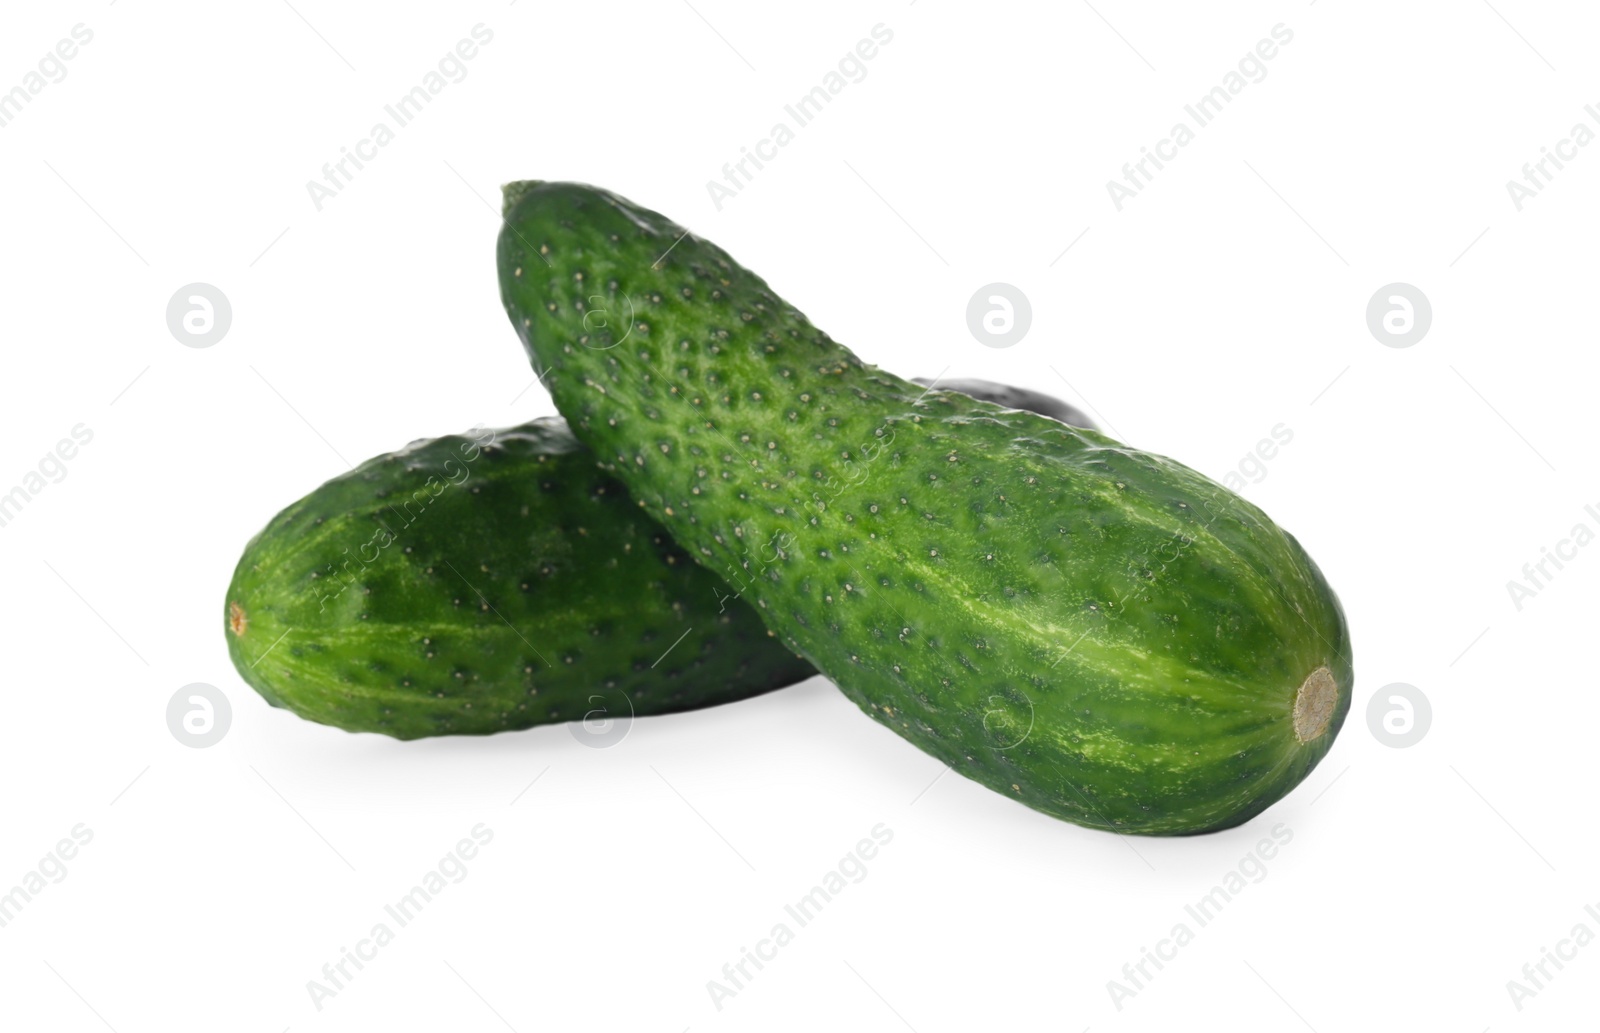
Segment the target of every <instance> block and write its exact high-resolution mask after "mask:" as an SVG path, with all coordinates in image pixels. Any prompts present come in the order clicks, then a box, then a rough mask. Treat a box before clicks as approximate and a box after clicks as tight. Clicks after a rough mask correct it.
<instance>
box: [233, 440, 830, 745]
mask: <svg viewBox="0 0 1600 1033" xmlns="http://www.w3.org/2000/svg"><path fill="white" fill-rule="evenodd" d="M224 620H225V622H226V623H227V626H228V631H227V638H228V649H229V653H230V655H231V656H232V658H233V662H234V666H235V667H236V668H238V670H239V673H240V675H242V676H243V677H244V679H245V681H247V682H248V683H249V684H250V685H251V687H252V688H254V689H255V690H256V691H257V692H259V693H260V694H261V695H262V696H264V697H265V698H266V699H267V701H268V702H270V703H272V704H273V705H274V706H281V707H286V708H288V709H289V710H291V711H293V712H294V713H296V714H298V715H300V716H301V717H305V718H309V719H310V720H313V721H317V722H320V723H322V724H327V725H333V726H336V727H339V728H343V729H346V730H348V731H353V732H354V731H362V732H381V733H383V734H385V735H391V736H394V737H395V738H398V739H415V738H419V737H423V736H434V735H485V734H489V733H492V732H500V731H507V730H511V729H518V728H527V727H530V726H533V725H540V724H549V723H553V722H560V721H572V720H580V719H583V718H584V717H585V716H586V715H591V716H592V719H593V720H595V721H601V720H607V719H610V720H616V719H626V718H627V717H629V715H630V714H631V715H635V716H641V717H642V716H645V715H649V714H666V713H673V712H676V711H681V710H691V709H694V708H696V707H702V706H709V705H711V704H715V703H724V702H731V701H733V700H737V699H744V698H746V697H748V696H753V695H756V694H758V693H762V692H767V691H769V690H771V689H776V688H779V687H782V686H784V685H790V684H793V683H794V682H796V681H799V680H801V679H803V678H806V677H809V676H810V675H812V674H815V673H816V672H815V671H814V670H813V669H812V668H811V666H810V665H809V664H808V663H806V662H805V661H804V660H802V659H800V658H799V657H797V656H795V655H794V654H793V652H792V651H790V650H789V649H788V648H786V647H785V645H784V644H783V643H782V642H781V641H779V640H778V639H776V638H774V637H772V636H771V635H769V633H768V632H767V630H766V628H765V627H764V626H763V625H762V623H761V620H760V618H758V617H757V616H756V615H755V613H754V612H753V611H752V610H751V609H750V608H749V607H748V606H746V605H743V604H740V603H738V602H737V600H736V599H735V598H733V593H732V591H731V590H730V589H728V588H727V586H726V585H724V584H723V583H722V581H721V580H720V579H719V578H717V577H716V575H714V574H712V573H711V572H710V571H708V570H705V569H704V568H702V567H700V566H698V565H696V564H695V563H694V562H693V561H692V560H691V559H690V558H689V557H688V556H687V555H686V554H685V553H684V552H683V551H682V550H681V549H680V548H679V547H678V546H677V545H675V544H674V543H673V542H672V540H671V539H670V538H668V537H667V535H666V534H665V532H664V531H663V530H662V529H661V528H660V527H659V526H658V525H657V524H656V523H655V522H654V521H652V520H651V519H650V518H649V517H648V516H646V515H645V514H644V513H643V512H641V511H640V510H639V508H638V507H637V506H635V505H633V504H632V503H630V502H629V501H628V499H627V496H626V492H625V489H623V488H622V486H621V485H619V484H617V483H616V481H615V480H613V479H612V478H611V477H609V476H607V475H605V474H603V473H601V472H600V471H599V470H598V469H597V468H596V465H595V461H594V457H593V455H592V453H590V452H589V451H588V450H587V449H584V448H583V447H582V446H580V445H579V444H578V443H577V442H576V441H575V440H574V439H573V438H572V436H571V434H570V433H569V432H568V431H567V429H566V426H565V424H563V423H562V421H561V420H559V419H545V420H536V421H534V422H532V423H529V424H526V425H524V426H521V427H517V428H515V429H512V430H501V431H492V432H488V433H486V434H482V435H474V436H465V437H462V436H451V437H443V438H437V439H434V440H431V441H421V442H417V443H415V444H413V445H412V446H410V447H409V448H406V449H404V450H402V451H400V452H394V453H390V454H388V455H383V456H378V457H377V458H374V459H371V460H368V461H367V462H365V463H363V464H362V465H361V466H359V467H357V468H356V469H355V470H353V471H351V472H350V473H348V474H344V475H342V476H340V477H337V478H335V479H334V480H332V481H329V482H328V483H327V484H324V485H323V486H322V487H320V488H318V489H317V490H316V491H314V492H312V493H311V494H310V495H308V496H307V497H306V498H304V499H301V500H300V501H299V502H296V503H295V504H294V505H292V506H290V507H289V508H287V509H285V510H284V511H283V512H281V513H279V514H278V515H277V516H276V517H274V518H273V520H272V521H271V523H269V524H268V525H267V527H266V529H265V530H263V531H262V532H261V533H260V534H258V535H257V536H256V537H255V538H254V539H252V540H251V542H250V544H249V545H248V546H247V547H246V548H245V551H244V555H243V557H242V558H241V559H240V560H239V564H238V567H237V569H236V570H235V571H234V575H233V582H232V584H231V585H230V586H229V588H228V596H227V601H226V604H225V606H224ZM680 636H681V641H679V639H680ZM674 643H676V644H674Z"/></svg>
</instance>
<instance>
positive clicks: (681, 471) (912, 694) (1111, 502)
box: [498, 182, 1353, 835]
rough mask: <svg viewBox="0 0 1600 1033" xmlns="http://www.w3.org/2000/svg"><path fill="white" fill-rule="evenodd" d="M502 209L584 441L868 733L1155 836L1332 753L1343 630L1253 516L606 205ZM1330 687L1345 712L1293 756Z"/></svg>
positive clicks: (532, 322) (547, 365) (1342, 686)
mask: <svg viewBox="0 0 1600 1033" xmlns="http://www.w3.org/2000/svg"><path fill="white" fill-rule="evenodd" d="M505 216H506V219H505V226H504V228H503V229H502V231H501V235H500V241H499V255H498V257H499V268H500V276H501V295H502V299H503V301H504V302H505V305H506V310H507V313H508V314H509V316H510V318H511V320H512V323H513V325H514V326H515V328H516V329H517V331H518V333H519V334H520V335H521V337H522V339H523V342H524V344H525V346H526V347H527V349H528V351H529V354H530V357H531V358H532V360H533V362H534V365H535V367H536V368H538V369H540V370H541V371H542V372H543V373H544V375H545V377H546V383H547V384H548V385H549V386H550V387H551V391H552V394H553V396H554V398H555V400H556V403H557V406H558V408H560V409H561V411H562V412H563V413H564V414H565V415H566V417H567V419H568V422H569V424H570V425H571V427H572V429H573V431H574V433H575V434H576V435H577V436H578V437H579V438H580V439H581V440H583V441H585V442H586V443H587V444H588V445H590V446H591V447H592V448H593V449H594V450H595V452H596V454H597V455H598V456H599V457H600V458H601V459H602V461H609V464H610V468H611V469H613V470H614V471H615V472H616V474H617V476H618V478H619V479H620V480H622V481H623V482H624V483H626V484H627V485H628V488H629V490H630V492H631V493H632V494H633V496H634V497H635V498H637V499H639V500H640V501H641V502H642V503H643V505H644V506H645V508H646V509H647V510H648V511H649V512H650V513H651V515H653V516H655V517H657V519H659V520H660V521H661V522H662V523H663V525H664V526H665V527H667V528H668V530H669V531H670V532H671V533H672V535H673V536H674V537H675V538H676V539H677V541H679V542H680V543H681V544H683V545H684V546H685V547H686V548H687V549H688V550H689V551H690V552H691V554H693V555H695V556H696V557H697V558H698V559H699V560H700V562H702V563H704V564H706V565H707V566H709V567H711V568H712V569H714V570H716V571H718V572H719V573H721V574H722V575H723V576H724V577H725V578H727V579H728V580H729V581H730V583H733V584H738V585H741V587H744V588H745V597H746V598H747V599H750V598H753V599H754V600H755V601H756V604H757V606H758V607H759V608H760V611H761V613H762V616H763V617H764V619H765V620H766V621H767V623H768V626H769V627H771V628H772V629H773V630H775V631H777V632H778V633H779V634H781V635H783V636H784V637H785V638H786V639H787V641H789V642H790V643H791V644H792V645H793V647H794V648H795V649H796V650H797V651H798V652H800V653H801V654H803V655H804V656H806V657H807V658H808V659H810V660H811V661H812V662H813V663H814V664H815V665H816V666H817V667H818V669H820V670H821V671H823V672H824V673H825V674H827V675H828V676H829V677H830V678H832V679H833V680H834V681H835V682H836V683H837V684H838V685H839V687H840V688H841V689H842V690H843V691H844V692H845V693H846V694H847V695H848V696H849V697H850V698H851V699H852V700H854V701H855V702H856V703H857V705H859V706H860V707H861V708H862V709H863V710H864V711H865V712H866V713H868V714H869V715H871V716H872V717H873V718H875V719H876V720H878V721H879V722H881V723H883V724H885V725H887V726H888V727H889V728H891V729H893V730H894V731H895V732H897V733H898V734H900V735H901V736H903V737H905V738H906V739H908V740H910V741H911V742H913V743H915V744H916V745H917V746H919V747H920V748H922V749H923V750H925V751H927V752H928V753H930V754H932V755H933V756H935V757H937V758H939V759H940V760H942V761H944V762H945V763H947V764H949V765H950V766H951V767H952V768H953V769H954V770H956V771H957V772H959V773H961V774H963V775H966V776H968V777H970V778H973V779H975V780H977V781H978V782H981V783H982V784H984V785H986V786H989V787H990V788H992V789H994V790H996V791H997V792H1001V793H1004V794H1006V795H1008V796H1010V797H1012V798H1014V799H1017V800H1019V801H1021V802H1022V803H1024V804H1027V805H1028V806H1030V807H1034V808H1036V809H1038V810H1041V811H1043V812H1045V813H1047V814H1051V815H1054V816H1056V817H1059V818H1063V819H1065V820H1067V821H1071V822H1076V823H1078V824H1080V825H1085V826H1090V827H1094V828H1103V829H1110V830H1115V831H1121V832H1138V833H1148V834H1164V835H1178V834H1189V833H1197V832H1206V831H1215V830H1218V829H1223V828H1228V827H1231V826H1234V825H1237V824H1239V823H1241V822H1244V821H1246V820H1248V819H1249V818H1251V817H1253V816H1254V815H1256V814H1258V813H1260V812H1261V811H1262V810H1264V809H1265V808H1267V807H1268V806H1269V805H1271V804H1272V803H1273V802H1274V801H1276V800H1278V799H1279V798H1281V797H1282V796H1283V795H1284V794H1285V793H1286V792H1288V791H1289V790H1290V789H1291V788H1293V787H1294V786H1295V785H1296V784H1298V783H1299V782H1300V781H1301V780H1302V779H1303V778H1304V777H1305V775H1306V774H1307V772H1309V771H1310V770H1311V769H1312V768H1313V767H1314V766H1315V765H1316V763H1317V762H1318V761H1319V760H1320V759H1321V758H1322V757H1323V756H1324V755H1325V754H1326V753H1327V751H1328V748H1329V747H1330V746H1331V744H1332V742H1333V739H1334V736H1335V734H1336V733H1337V731H1338V729H1339V727H1340V725H1341V724H1342V723H1343V721H1344V718H1345V715H1346V713H1347V712H1348V710H1349V707H1350V691H1351V687H1352V681H1353V675H1352V670H1351V654H1350V642H1349V635H1348V631H1347V629H1346V626H1345V621H1344V615H1343V613H1342V611H1341V609H1340V606H1339V603H1338V601H1337V599H1336V598H1335V596H1334V594H1333V592H1332V591H1331V589H1330V588H1329V587H1328V585H1327V583H1326V581H1325V580H1324V579H1323V577H1322V574H1321V573H1320V571H1319V570H1318V569H1317V566H1316V564H1315V563H1313V562H1312V561H1311V559H1310V557H1308V556H1307V555H1306V553H1305V552H1304V550H1303V549H1302V548H1301V547H1300V545H1299V543H1298V542H1296V541H1295V539H1294V538H1293V537H1292V536H1290V535H1289V534H1287V533H1286V532H1284V531H1282V530H1281V529H1279V528H1278V527H1277V526H1276V525H1275V524H1273V523H1272V521H1271V520H1270V519H1268V518H1267V517H1266V515H1265V514H1263V513H1262V512H1261V511H1260V510H1259V509H1257V508H1256V507H1255V506H1253V505H1252V504H1250V503H1249V502H1248V501H1246V500H1244V499H1242V498H1240V497H1239V496H1237V495H1234V494H1233V493H1232V492H1230V491H1228V490H1227V489H1226V488H1224V487H1223V486H1221V485H1219V484H1217V483H1216V482H1214V481H1211V480H1210V479H1208V478H1206V477H1204V476H1202V475H1201V474H1199V473H1196V472H1195V471H1193V470H1190V469H1189V468H1187V467H1185V466H1183V465H1181V464H1179V463H1176V462H1174V461H1172V460H1170V459H1167V458H1164V457H1162V456H1158V455H1153V454H1150V453H1147V452H1142V451H1139V450H1137V449H1132V448H1128V447H1126V446H1123V445H1121V444H1119V443H1117V442H1116V441H1113V440H1112V439H1110V438H1108V437H1106V436H1104V435H1102V434H1099V433H1096V432H1094V431H1088V430H1075V429H1072V428H1068V427H1064V426H1062V425H1061V424H1058V423H1054V422H1051V421H1049V420H1047V419H1044V418H1042V417H1039V416H1036V415H1032V414H1029V413H1023V412H1016V411H1011V410H1006V409H1002V408H999V407H997V406H995V405H993V404H989V403H985V402H980V401H975V400H972V399H968V398H966V397H964V396H961V395H958V394H954V393H950V392H943V391H933V392H928V391H927V390H926V389H923V388H919V387H917V386H916V385H913V384H911V383H909V382H907V381H905V380H902V379H900V378H899V377H896V376H893V375H891V374H889V373H886V372H883V371H881V370H878V369H876V368H875V367H872V366H870V365H867V364H865V363H863V362H862V361H861V360H860V359H858V358H857V357H856V356H855V355H854V354H853V353H852V352H851V351H849V350H848V349H847V348H845V347H843V346H841V345H839V344H836V343H835V342H834V341H832V340H831V339H830V338H828V336H827V335H826V334H824V333H822V332H821V331H820V330H818V329H816V328H815V327H814V326H812V325H811V324H810V322H809V321H807V320H806V318H805V317H804V316H803V315H802V314H801V313H799V312H798V311H796V310H795V309H794V308H793V307H791V306H790V305H788V304H786V303H785V302H784V301H783V300H782V299H781V298H779V297H778V296H777V295H776V294H775V293H774V292H773V291H771V290H770V289H769V288H768V287H767V285H766V284H765V283H764V282H763V281H762V280H761V279H760V278H759V277H757V276H756V275H754V274H753V273H751V272H749V271H747V270H745V269H744V268H742V267H741V266H739V265H738V264H737V263H736V262H734V261H733V260H732V259H731V258H729V257H728V255H727V254H726V253H724V252H723V251H722V250H721V249H719V248H717V247H716V246H715V245H713V244H710V243H709V242H707V241H705V240H702V239H700V238H698V237H696V236H694V235H692V234H688V235H685V232H686V231H685V230H684V229H683V228H682V227H680V226H677V225H676V224H674V223H672V222H671V221H670V220H668V219H666V218H664V217H663V216H661V215H658V214H656V213H654V212H651V211H648V210H646V209H643V208H640V207H638V206H636V205H633V204H631V203H630V202H628V201H626V200H624V199H622V198H619V197H617V196H615V195H613V194H610V193H608V192H605V191H602V190H598V189H596V188H593V187H588V186H583V185H579V184H570V183H537V182H529V183H518V184H513V185H512V186H510V187H508V188H507V191H506V212H505ZM674 242H676V244H674ZM1320 668H1326V669H1327V670H1328V671H1329V672H1330V673H1331V677H1332V680H1333V682H1334V684H1335V685H1336V686H1337V690H1338V692H1337V699H1336V701H1334V704H1333V706H1332V713H1331V714H1330V715H1329V717H1328V720H1327V723H1326V725H1325V727H1324V728H1323V729H1322V731H1321V734H1319V735H1316V736H1315V737H1313V738H1310V739H1309V741H1305V742H1302V741H1300V737H1299V736H1297V735H1296V733H1295V730H1294V721H1293V711H1294V704H1295V698H1296V694H1297V692H1298V690H1299V688H1300V686H1301V685H1302V683H1305V682H1306V681H1307V679H1308V678H1309V677H1310V676H1311V675H1312V674H1313V672H1316V671H1317V670H1319V669H1320Z"/></svg>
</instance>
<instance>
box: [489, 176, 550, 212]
mask: <svg viewBox="0 0 1600 1033" xmlns="http://www.w3.org/2000/svg"><path fill="white" fill-rule="evenodd" d="M543 185H544V180H542V179H519V180H517V181H516V182H514V183H507V184H506V185H505V186H503V187H501V188H500V194H501V197H502V202H501V206H500V214H501V215H502V216H506V215H510V214H511V209H513V208H515V207H516V206H517V202H518V201H520V200H522V198H523V195H524V194H526V193H527V192H528V191H530V190H532V189H533V188H534V187H539V186H543Z"/></svg>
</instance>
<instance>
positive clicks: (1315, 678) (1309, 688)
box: [1294, 666, 1339, 743]
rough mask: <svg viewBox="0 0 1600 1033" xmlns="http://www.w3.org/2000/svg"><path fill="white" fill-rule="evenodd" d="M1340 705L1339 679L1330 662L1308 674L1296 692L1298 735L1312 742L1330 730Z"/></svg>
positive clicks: (1295, 720) (1302, 739)
mask: <svg viewBox="0 0 1600 1033" xmlns="http://www.w3.org/2000/svg"><path fill="white" fill-rule="evenodd" d="M1338 709H1339V683H1338V682H1337V681H1335V680H1334V677H1333V672H1332V671H1330V670H1328V668H1327V667H1326V666H1322V667H1319V668H1317V669H1316V670H1315V671H1312V672H1311V673H1310V674H1309V675H1307V676H1306V680H1305V681H1304V682H1302V683H1301V684H1300V688H1299V690H1298V691H1297V692H1295V695H1294V737H1295V738H1296V739H1298V740H1299V741H1300V742H1302V743H1308V742H1311V741H1312V740H1313V739H1317V738H1319V737H1321V736H1322V735H1323V734H1325V733H1326V732H1327V731H1328V725H1329V724H1330V723H1331V722H1332V721H1333V715H1334V713H1335V712H1336V711H1337V710H1338Z"/></svg>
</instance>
